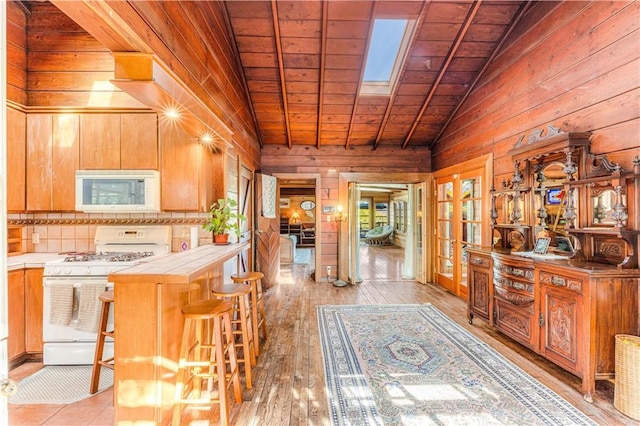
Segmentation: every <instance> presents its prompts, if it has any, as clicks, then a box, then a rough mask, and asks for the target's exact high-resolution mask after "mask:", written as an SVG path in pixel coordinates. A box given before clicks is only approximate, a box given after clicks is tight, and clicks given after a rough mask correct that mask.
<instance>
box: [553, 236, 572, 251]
mask: <svg viewBox="0 0 640 426" xmlns="http://www.w3.org/2000/svg"><path fill="white" fill-rule="evenodd" d="M556 244H557V246H556V250H557V251H561V252H563V253H573V244H571V240H570V239H569V238H567V237H556Z"/></svg>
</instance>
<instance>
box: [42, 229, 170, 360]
mask: <svg viewBox="0 0 640 426" xmlns="http://www.w3.org/2000/svg"><path fill="white" fill-rule="evenodd" d="M94 242H95V247H96V251H95V252H87V253H69V254H68V255H67V257H66V258H64V259H61V260H55V261H51V262H47V263H46V264H45V267H44V277H43V286H44V299H43V333H42V337H43V341H44V353H43V362H44V364H46V365H76V364H93V357H94V352H95V342H96V337H97V333H96V331H95V327H96V326H97V316H98V315H99V309H100V302H99V301H97V297H96V296H97V295H99V293H101V292H102V291H104V290H107V289H110V288H113V284H112V283H109V282H108V280H107V276H108V275H109V274H110V273H111V272H114V271H119V270H122V269H125V268H128V267H131V266H134V265H137V264H139V263H140V262H143V261H144V260H145V259H147V258H150V257H152V256H157V255H161V254H166V253H169V252H170V251H171V226H164V225H148V226H145V225H140V226H132V225H126V226H98V227H97V228H96V233H95V237H94ZM83 288H84V291H83ZM112 326H113V306H112V310H111V313H110V316H109V326H108V327H110V328H111V327H112ZM112 353H113V342H109V341H107V342H106V343H105V357H108V356H111V355H112Z"/></svg>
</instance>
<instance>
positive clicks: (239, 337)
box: [211, 284, 256, 389]
mask: <svg viewBox="0 0 640 426" xmlns="http://www.w3.org/2000/svg"><path fill="white" fill-rule="evenodd" d="M211 294H213V295H214V296H215V297H217V298H218V299H229V300H230V302H231V303H232V304H233V315H232V318H231V324H232V325H233V335H234V337H236V339H235V345H236V356H237V358H238V362H240V363H242V364H243V365H244V375H245V379H246V384H247V389H251V388H252V387H253V379H252V375H251V367H252V366H255V365H256V352H255V341H254V339H253V325H252V321H251V305H250V302H249V295H250V294H251V286H250V285H248V284H226V285H223V286H221V287H217V288H215V289H213V290H212V291H211ZM238 349H240V350H238ZM240 353H241V354H242V356H240Z"/></svg>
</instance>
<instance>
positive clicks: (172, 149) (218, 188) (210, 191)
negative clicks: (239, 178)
mask: <svg viewBox="0 0 640 426" xmlns="http://www.w3.org/2000/svg"><path fill="white" fill-rule="evenodd" d="M159 128H160V145H161V158H162V161H161V173H160V175H161V185H162V189H161V200H162V210H166V211H172V210H173V211H199V212H203V211H208V210H209V206H210V205H211V204H212V203H213V200H215V199H216V198H217V197H223V196H224V188H223V187H222V186H223V185H220V182H224V178H223V176H224V165H223V164H219V165H218V167H216V166H215V164H217V163H220V162H222V163H224V153H214V152H213V151H212V150H211V149H210V148H209V147H206V146H204V145H202V144H201V143H199V141H198V139H197V138H195V137H194V136H191V135H190V134H189V133H187V132H186V131H185V130H183V129H182V128H181V127H179V126H176V125H175V124H174V123H164V122H162V123H161V124H160V127H159ZM221 176H222V177H221ZM216 183H217V184H216Z"/></svg>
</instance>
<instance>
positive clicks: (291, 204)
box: [274, 173, 322, 281]
mask: <svg viewBox="0 0 640 426" xmlns="http://www.w3.org/2000/svg"><path fill="white" fill-rule="evenodd" d="M274 176H275V177H276V178H277V179H278V202H279V206H280V209H279V211H280V219H279V220H280V235H281V241H283V238H284V239H285V240H284V243H285V247H283V246H282V245H281V247H280V258H281V259H280V260H281V263H283V262H285V263H295V262H296V258H302V257H305V256H307V255H309V256H311V258H312V262H313V265H314V266H315V268H317V267H318V265H320V259H321V256H322V239H321V232H320V231H321V222H322V210H321V209H322V207H321V201H322V197H321V192H320V190H321V178H320V174H317V173H274ZM315 277H316V281H317V280H318V277H319V274H315Z"/></svg>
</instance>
